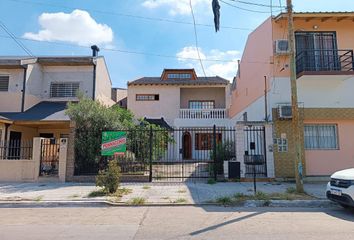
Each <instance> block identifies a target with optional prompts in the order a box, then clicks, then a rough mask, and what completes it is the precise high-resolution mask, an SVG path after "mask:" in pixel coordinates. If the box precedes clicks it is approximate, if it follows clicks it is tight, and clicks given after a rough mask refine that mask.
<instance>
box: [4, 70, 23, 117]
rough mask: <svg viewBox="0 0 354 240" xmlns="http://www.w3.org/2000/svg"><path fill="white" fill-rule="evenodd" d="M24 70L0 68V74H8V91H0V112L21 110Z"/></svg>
mask: <svg viewBox="0 0 354 240" xmlns="http://www.w3.org/2000/svg"><path fill="white" fill-rule="evenodd" d="M23 74H24V70H23V69H21V68H19V69H0V75H6V76H9V91H8V92H0V112H18V111H21V99H22V92H21V90H22V87H23Z"/></svg>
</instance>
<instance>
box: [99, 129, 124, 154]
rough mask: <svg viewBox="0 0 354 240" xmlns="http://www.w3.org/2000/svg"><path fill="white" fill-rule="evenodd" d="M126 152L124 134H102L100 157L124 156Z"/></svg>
mask: <svg viewBox="0 0 354 240" xmlns="http://www.w3.org/2000/svg"><path fill="white" fill-rule="evenodd" d="M126 151H127V133H126V132H103V133H102V145H101V155H102V156H113V155H124V154H125V152H126Z"/></svg>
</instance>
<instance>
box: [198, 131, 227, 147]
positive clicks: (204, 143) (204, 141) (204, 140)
mask: <svg viewBox="0 0 354 240" xmlns="http://www.w3.org/2000/svg"><path fill="white" fill-rule="evenodd" d="M221 136H222V135H221V133H217V134H216V143H217V144H218V143H219V142H221ZM212 146H213V133H196V134H195V150H211V149H212Z"/></svg>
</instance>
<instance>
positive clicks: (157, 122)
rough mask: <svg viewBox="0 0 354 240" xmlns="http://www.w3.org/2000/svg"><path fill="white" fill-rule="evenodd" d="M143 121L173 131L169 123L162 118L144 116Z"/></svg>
mask: <svg viewBox="0 0 354 240" xmlns="http://www.w3.org/2000/svg"><path fill="white" fill-rule="evenodd" d="M144 121H147V122H148V123H150V124H154V125H156V126H159V127H161V128H165V129H167V130H169V131H173V128H172V127H171V126H170V125H168V123H167V122H166V121H165V119H163V118H144Z"/></svg>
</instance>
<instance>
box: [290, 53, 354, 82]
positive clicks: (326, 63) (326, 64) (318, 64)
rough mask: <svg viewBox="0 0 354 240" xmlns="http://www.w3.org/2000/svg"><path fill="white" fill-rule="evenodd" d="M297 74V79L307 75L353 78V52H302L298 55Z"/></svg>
mask: <svg viewBox="0 0 354 240" xmlns="http://www.w3.org/2000/svg"><path fill="white" fill-rule="evenodd" d="M296 74H297V78H301V77H302V76H305V75H312V76H313V75H330V76H332V78H333V75H337V76H343V77H344V78H345V76H348V75H350V76H353V75H354V58H353V50H313V49H311V50H304V51H301V52H299V53H298V54H297V55H296ZM343 77H342V78H343Z"/></svg>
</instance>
